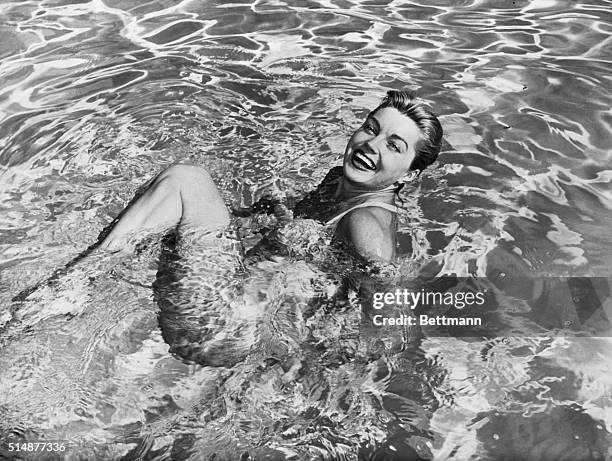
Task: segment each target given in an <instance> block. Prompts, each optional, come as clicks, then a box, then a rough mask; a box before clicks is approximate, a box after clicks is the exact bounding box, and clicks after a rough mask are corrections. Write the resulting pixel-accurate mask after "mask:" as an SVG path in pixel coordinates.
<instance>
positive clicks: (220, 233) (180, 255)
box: [99, 92, 442, 365]
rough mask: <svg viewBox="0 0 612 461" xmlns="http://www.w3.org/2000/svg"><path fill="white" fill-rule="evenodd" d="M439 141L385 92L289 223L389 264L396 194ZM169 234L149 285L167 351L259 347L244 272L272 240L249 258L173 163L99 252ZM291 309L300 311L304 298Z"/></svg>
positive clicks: (203, 178) (217, 204)
mask: <svg viewBox="0 0 612 461" xmlns="http://www.w3.org/2000/svg"><path fill="white" fill-rule="evenodd" d="M441 140H442V130H441V128H440V125H439V122H438V121H437V119H436V118H435V116H433V114H431V113H429V112H428V111H426V110H425V109H423V108H421V107H420V106H417V105H415V104H414V102H413V100H412V97H411V96H410V95H408V94H406V93H402V92H389V94H388V96H387V98H385V99H384V100H383V103H382V104H381V105H380V106H379V107H378V108H376V109H375V110H374V111H373V112H371V113H370V114H369V115H368V117H367V119H366V121H365V123H364V124H363V125H362V126H361V127H360V128H359V129H358V130H357V131H355V133H354V134H353V136H352V137H351V138H350V140H349V142H348V144H347V147H346V150H345V153H344V162H343V166H342V168H334V169H332V170H331V171H330V172H329V173H328V175H327V176H326V178H325V179H324V180H323V182H322V183H321V185H320V186H319V187H318V188H317V190H315V191H313V192H312V193H310V194H308V195H307V196H306V197H305V198H304V199H303V200H302V201H301V202H299V203H298V204H297V205H296V207H295V209H294V210H293V213H284V214H285V217H287V215H291V214H293V216H294V217H296V218H305V219H313V220H317V221H319V222H321V223H323V224H325V226H326V227H327V228H328V229H329V228H332V229H333V237H334V240H335V241H336V242H338V243H339V244H340V245H341V246H342V247H344V248H347V249H348V251H349V252H351V253H354V254H356V255H357V256H358V257H359V258H364V259H366V260H374V261H385V262H386V261H391V260H392V259H393V258H394V257H395V247H396V214H397V207H396V204H395V200H396V196H397V192H398V190H399V189H400V188H401V186H402V184H403V182H404V181H406V180H410V179H412V178H414V177H415V175H416V174H418V172H420V170H421V169H423V168H425V167H426V166H427V165H429V164H430V163H432V162H433V161H434V160H435V158H436V156H437V154H438V152H439V150H440V144H441ZM255 207H256V206H254V208H255ZM280 207H281V208H282V206H280ZM171 229H173V230H174V231H175V232H174V240H173V242H172V244H171V245H170V246H169V248H168V251H166V252H165V253H164V254H162V258H161V260H160V264H159V270H158V275H157V281H156V283H155V291H156V298H157V301H158V304H159V306H160V315H159V320H160V327H161V329H162V334H163V336H164V339H165V340H166V342H167V343H168V344H169V345H170V347H171V351H172V352H174V353H176V354H178V355H179V356H180V357H182V358H183V359H187V360H192V361H195V362H197V363H200V364H206V365H228V364H231V363H235V361H237V360H241V359H242V358H244V356H245V355H246V354H247V353H248V352H249V347H250V346H249V345H250V344H253V343H254V342H255V341H253V340H247V338H251V339H253V337H254V336H257V335H258V334H259V332H258V328H261V326H262V325H265V324H266V322H262V319H261V316H262V315H265V312H266V309H265V308H262V309H258V307H257V306H259V305H260V303H259V302H258V300H250V299H249V300H248V299H245V297H244V291H245V290H244V287H243V282H244V277H243V275H244V271H245V266H244V265H245V262H246V261H248V260H250V257H251V256H256V253H257V252H260V251H264V252H265V251H266V246H270V242H271V241H272V240H273V236H272V238H271V239H270V238H266V237H264V239H263V240H262V241H261V242H260V244H258V245H257V246H256V247H255V248H254V249H251V250H249V252H248V254H247V255H246V256H247V258H248V259H247V260H246V261H245V259H244V251H243V248H242V245H241V242H240V240H239V239H238V238H237V236H236V233H235V232H234V231H233V229H232V226H231V218H230V213H229V211H228V209H227V207H226V206H225V204H224V203H223V200H222V198H221V195H220V193H219V191H218V190H217V188H216V186H215V184H214V182H213V180H212V178H211V177H210V175H209V174H208V173H207V172H206V171H205V170H204V169H202V168H200V167H198V166H195V165H173V166H171V167H169V168H167V169H166V170H164V171H162V172H161V173H160V174H159V175H158V176H157V177H155V178H154V179H153V180H152V181H150V182H149V183H147V184H146V185H145V187H144V190H143V192H142V193H141V194H140V195H138V196H137V197H136V198H135V199H134V200H133V201H132V202H130V204H128V206H127V208H126V209H125V210H124V211H123V212H122V213H121V214H120V215H119V217H118V218H117V220H116V221H115V223H114V224H113V225H112V227H111V229H110V232H109V233H108V234H107V235H105V236H104V237H103V238H102V239H101V241H100V245H99V249H100V250H114V251H116V250H121V249H125V248H128V247H129V245H128V242H129V241H130V239H131V238H132V237H135V236H137V237H140V236H142V235H143V234H145V233H147V232H160V231H165V230H171ZM272 247H274V245H273V244H272ZM272 250H273V251H274V248H272ZM255 259H257V258H255ZM306 272H307V271H306ZM215 280H218V281H220V282H219V283H215V282H214V281H215ZM211 281H212V282H211ZM228 281H229V282H228ZM264 283H265V282H264ZM306 285H308V284H306ZM250 291H256V290H250ZM306 303H307V302H306ZM294 304H296V306H297V305H302V304H304V299H301V300H299V301H297V302H295V303H294ZM304 310H307V307H305V308H304ZM295 315H302V313H299V312H298V313H296V314H295ZM268 323H269V322H268ZM288 327H289V328H290V327H291V326H288ZM299 336H300V335H299V334H298V335H296V337H299ZM287 347H288V349H291V347H289V346H287ZM288 349H287V348H285V351H284V352H287V350H288Z"/></svg>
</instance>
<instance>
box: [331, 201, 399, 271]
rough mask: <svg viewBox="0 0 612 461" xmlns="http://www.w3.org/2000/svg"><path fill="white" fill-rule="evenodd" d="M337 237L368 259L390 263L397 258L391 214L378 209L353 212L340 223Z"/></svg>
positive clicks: (368, 208) (365, 208) (360, 209)
mask: <svg viewBox="0 0 612 461" xmlns="http://www.w3.org/2000/svg"><path fill="white" fill-rule="evenodd" d="M336 237H337V238H340V239H341V240H343V241H345V242H347V243H349V244H350V245H351V246H352V247H353V248H354V249H355V251H357V253H359V254H360V255H361V256H363V257H365V258H367V259H373V260H375V261H383V262H388V261H391V260H392V259H393V258H394V257H395V229H394V226H393V216H392V214H391V213H390V212H388V211H386V210H382V209H380V208H377V207H364V208H358V209H356V210H353V211H352V212H350V213H349V214H347V215H346V216H345V217H344V218H342V220H341V221H340V223H339V225H338V228H337V230H336Z"/></svg>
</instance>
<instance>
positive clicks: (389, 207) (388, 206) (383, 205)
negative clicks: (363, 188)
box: [327, 200, 398, 226]
mask: <svg viewBox="0 0 612 461" xmlns="http://www.w3.org/2000/svg"><path fill="white" fill-rule="evenodd" d="M369 206H375V207H379V208H384V209H385V210H388V211H390V212H392V213H397V212H398V208H397V206H395V205H391V204H390V203H385V202H377V201H375V200H372V201H370V202H363V203H359V204H357V205H355V206H352V207H350V208H349V209H347V210H344V211H343V212H342V213H340V214H339V215H337V216H334V217H333V218H332V219H330V220H329V221H327V225H328V226H330V225H332V224H338V222H339V221H340V220H341V219H342V218H344V216H346V215H347V214H349V213H350V212H351V211H353V210H356V209H357V208H366V207H369Z"/></svg>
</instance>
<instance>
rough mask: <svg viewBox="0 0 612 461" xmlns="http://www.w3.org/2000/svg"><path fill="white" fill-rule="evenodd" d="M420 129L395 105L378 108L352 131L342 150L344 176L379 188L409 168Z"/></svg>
mask: <svg viewBox="0 0 612 461" xmlns="http://www.w3.org/2000/svg"><path fill="white" fill-rule="evenodd" d="M420 139H422V134H421V130H420V129H419V127H418V126H417V124H416V123H415V122H414V121H413V120H412V119H411V118H410V117H408V116H406V115H404V114H402V113H401V112H399V111H398V110H397V109H395V108H394V107H384V108H382V109H379V110H377V111H376V112H375V113H374V114H370V116H369V117H368V118H367V119H366V121H365V123H364V124H363V125H362V126H361V127H360V128H359V129H358V130H357V131H355V133H354V134H353V136H352V137H351V139H350V140H349V142H348V144H347V146H346V151H345V152H344V164H343V168H344V179H345V180H346V181H348V183H349V184H350V185H351V186H353V187H358V188H361V189H365V190H379V189H384V188H385V187H387V186H390V185H391V184H393V183H394V182H396V181H397V180H398V179H400V178H401V177H402V176H404V175H405V174H406V173H407V172H408V171H409V170H410V165H411V164H412V161H413V160H414V155H415V145H416V143H417V142H418V141H419V140H420Z"/></svg>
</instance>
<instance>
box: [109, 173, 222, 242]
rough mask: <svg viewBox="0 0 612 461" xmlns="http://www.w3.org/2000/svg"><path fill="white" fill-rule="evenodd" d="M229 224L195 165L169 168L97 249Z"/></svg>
mask: <svg viewBox="0 0 612 461" xmlns="http://www.w3.org/2000/svg"><path fill="white" fill-rule="evenodd" d="M228 224H229V213H228V211H227V208H226V207H225V204H224V203H223V200H222V198H221V195H220V194H219V191H218V190H217V188H216V186H215V184H214V182H213V180H212V178H211V177H210V175H209V174H208V172H206V170H204V169H203V168H200V167H198V166H195V165H173V166H171V167H169V168H167V169H165V170H164V171H162V172H161V173H160V174H159V175H157V176H156V177H155V178H154V179H153V180H152V181H150V182H149V184H147V185H146V186H145V190H144V191H143V192H142V193H141V194H139V195H137V196H136V197H135V199H134V200H132V201H131V202H130V203H129V204H128V206H127V207H126V208H125V210H123V212H121V214H120V215H119V216H118V217H117V219H116V220H115V222H114V224H113V225H112V227H111V229H110V232H109V233H108V234H107V235H106V236H105V237H104V238H103V239H102V241H101V242H100V245H99V249H102V250H111V251H117V250H121V249H124V248H125V246H126V245H128V242H129V241H130V237H142V236H144V235H143V234H145V233H150V232H161V231H164V230H168V229H171V228H173V227H176V226H178V227H179V230H182V229H187V228H193V229H200V230H203V231H206V230H214V229H218V228H223V227H225V226H227V225H228Z"/></svg>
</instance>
